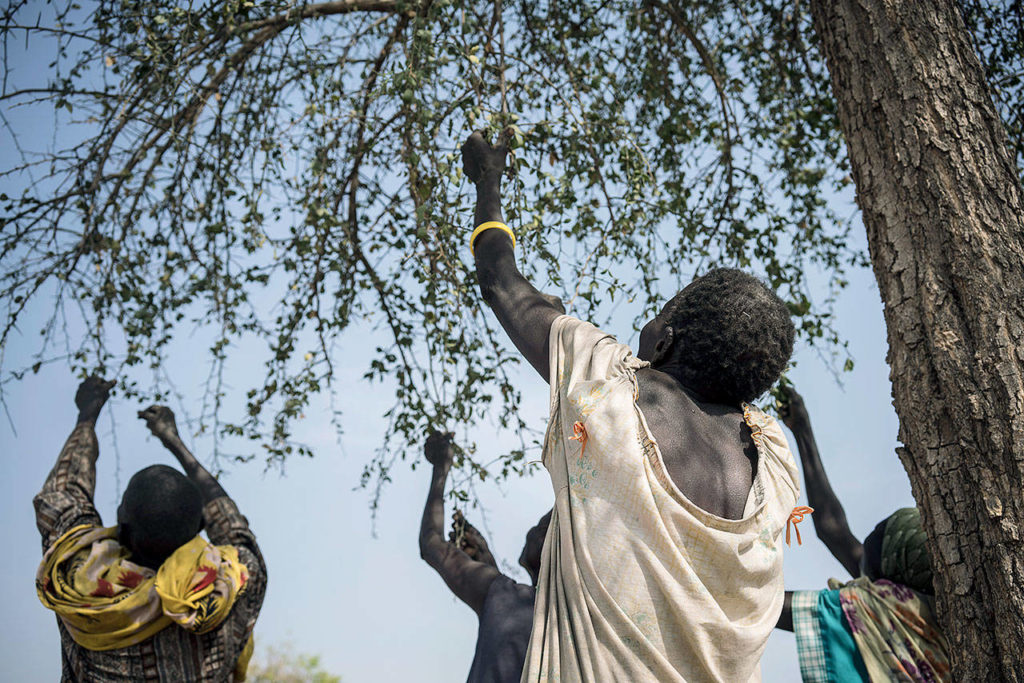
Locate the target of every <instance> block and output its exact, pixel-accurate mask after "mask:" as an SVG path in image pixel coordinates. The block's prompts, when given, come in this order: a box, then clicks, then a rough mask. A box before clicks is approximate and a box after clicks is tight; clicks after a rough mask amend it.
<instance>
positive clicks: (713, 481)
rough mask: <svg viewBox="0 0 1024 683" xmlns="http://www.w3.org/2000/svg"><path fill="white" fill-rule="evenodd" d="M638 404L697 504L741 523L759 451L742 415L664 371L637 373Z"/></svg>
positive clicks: (671, 470)
mask: <svg viewBox="0 0 1024 683" xmlns="http://www.w3.org/2000/svg"><path fill="white" fill-rule="evenodd" d="M636 375H637V385H638V387H639V397H638V400H637V403H638V404H639V406H640V410H641V411H643V414H644V418H645V419H646V420H647V426H648V428H649V429H650V430H651V434H652V435H653V436H654V439H655V441H657V443H658V450H659V451H660V452H661V457H662V460H663V462H664V464H665V469H666V470H667V471H668V475H669V477H671V479H672V481H673V482H674V483H675V485H676V487H677V488H678V489H679V490H680V491H681V492H682V493H683V495H684V496H686V497H687V498H688V499H689V500H690V501H691V502H692V503H694V504H695V505H697V506H698V507H700V508H701V509H703V510H706V511H707V512H710V513H712V514H714V515H718V516H719V517H724V518H726V519H740V518H741V517H743V509H744V507H745V506H746V502H747V497H748V495H749V493H750V486H751V484H753V481H754V475H755V474H756V472H757V447H756V446H755V445H754V440H753V438H752V437H751V434H750V428H749V427H748V426H747V424H746V422H745V421H744V419H743V411H742V410H740V409H739V408H732V407H729V406H724V405H719V404H714V403H701V402H699V401H698V400H697V399H696V398H695V397H693V396H691V395H690V394H689V393H687V391H686V390H685V389H684V388H683V386H682V385H681V384H680V383H679V382H678V381H676V380H675V379H674V378H672V377H671V376H669V375H667V374H666V373H664V372H660V371H658V370H654V369H651V368H643V369H641V370H638V371H637V373H636Z"/></svg>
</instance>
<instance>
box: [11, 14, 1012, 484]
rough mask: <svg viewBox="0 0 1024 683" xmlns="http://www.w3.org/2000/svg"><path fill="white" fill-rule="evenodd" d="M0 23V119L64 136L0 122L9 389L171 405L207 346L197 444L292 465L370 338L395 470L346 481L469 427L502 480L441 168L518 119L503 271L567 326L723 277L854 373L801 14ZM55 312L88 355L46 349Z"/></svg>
mask: <svg viewBox="0 0 1024 683" xmlns="http://www.w3.org/2000/svg"><path fill="white" fill-rule="evenodd" d="M3 21H4V24H3V26H2V28H0V34H2V38H3V41H4V50H5V73H4V82H3V92H2V94H0V101H2V102H3V103H4V105H5V107H8V110H7V112H8V113H10V112H14V111H15V108H18V111H23V110H24V109H29V110H34V111H40V112H43V113H46V114H52V115H53V116H54V117H55V123H56V130H57V133H55V135H54V137H53V139H52V141H50V143H49V147H47V148H45V149H27V147H26V145H22V144H21V142H20V140H19V138H18V131H17V126H12V125H11V124H10V123H8V119H7V113H5V114H4V116H5V118H4V122H5V124H7V126H6V127H7V131H8V134H9V135H10V136H11V142H12V144H18V145H19V146H18V149H20V150H23V151H22V154H21V156H20V158H14V157H11V156H10V155H7V156H8V158H11V159H13V160H12V161H11V163H10V164H9V165H8V166H6V167H5V168H2V169H0V173H2V177H3V179H4V181H3V182H4V183H5V185H6V186H7V187H5V191H4V194H3V195H2V202H0V207H2V218H0V220H2V227H3V236H2V238H0V300H2V301H3V305H4V306H5V319H4V322H3V327H2V334H0V345H3V344H5V343H6V342H7V341H8V340H9V339H10V338H11V336H12V334H14V333H15V331H16V330H17V329H18V324H19V321H20V320H21V316H22V315H23V313H24V311H25V310H26V306H28V305H29V303H30V302H33V301H35V302H38V301H40V300H43V301H47V302H49V298H48V297H50V296H51V294H52V295H53V296H54V298H53V302H54V304H53V310H54V313H53V316H52V317H51V318H50V322H49V323H48V324H47V325H46V326H45V327H44V329H43V336H42V343H41V345H40V349H39V352H38V354H37V355H36V356H34V357H33V358H32V359H31V361H30V362H29V364H28V367H35V368H36V369H38V367H39V364H41V363H44V362H48V361H50V360H53V359H63V358H68V359H70V361H71V363H72V364H73V365H74V366H75V367H76V368H78V369H79V370H81V371H86V370H90V371H92V370H98V371H99V372H101V373H104V374H107V375H112V376H113V375H116V376H117V377H119V378H122V379H123V385H124V386H126V387H127V391H128V392H129V394H130V395H132V394H134V395H138V396H140V397H142V398H144V399H147V398H160V394H161V393H162V392H165V391H166V390H167V386H166V378H161V376H160V375H159V374H155V375H154V377H155V379H153V380H152V381H151V382H150V383H148V384H147V383H145V382H143V380H142V377H143V376H144V373H145V372H147V371H153V372H157V371H158V370H159V368H161V367H162V365H163V363H164V361H165V359H166V356H167V353H168V349H169V348H170V346H171V342H172V340H173V339H174V338H175V336H176V335H177V336H180V335H181V334H182V333H183V332H187V331H189V330H191V329H193V328H201V329H203V330H208V331H211V333H212V334H213V341H212V342H211V344H210V346H209V350H208V354H209V355H208V357H209V359H210V361H211V371H210V379H209V382H208V383H207V385H206V386H207V388H206V396H205V397H204V400H203V402H202V406H203V408H202V414H201V415H199V416H198V420H199V424H200V429H211V430H212V431H213V432H214V433H215V434H216V435H217V436H225V435H227V436H231V437H242V438H246V439H251V440H253V441H255V442H258V443H260V444H262V446H263V448H264V449H265V455H266V457H267V459H269V460H280V459H283V458H286V457H287V456H288V455H289V454H292V453H295V452H298V453H306V454H308V450H306V449H305V448H304V447H303V446H302V445H301V444H296V443H293V439H292V429H293V426H294V421H295V420H296V419H297V418H298V417H299V416H301V415H302V413H303V411H304V410H305V409H306V407H307V406H308V404H309V402H310V400H311V399H312V398H313V397H316V396H318V395H322V394H323V393H324V392H332V391H334V387H336V386H337V381H338V379H339V376H338V373H337V372H336V370H335V361H336V358H337V357H338V354H339V347H340V346H341V345H344V344H346V343H352V342H357V341H358V340H359V339H365V336H361V337H357V338H353V336H352V330H350V329H349V328H350V326H351V327H352V328H353V329H355V330H357V331H358V330H363V331H365V330H366V329H368V328H374V329H378V330H379V331H380V333H381V336H383V337H384V338H386V339H387V341H386V342H384V343H382V344H380V346H379V347H378V348H377V349H376V354H375V357H374V358H373V360H372V361H371V362H370V365H369V367H368V368H367V369H366V373H365V377H366V378H369V379H370V380H380V381H382V382H385V383H388V384H389V386H393V387H394V391H395V403H394V407H393V408H392V409H391V410H390V411H389V413H388V417H389V418H390V420H391V429H389V430H388V435H387V436H386V437H385V438H386V439H394V440H395V443H397V444H399V447H398V448H394V449H392V448H390V447H389V444H388V443H385V447H384V448H382V449H381V451H380V452H379V453H378V454H377V455H376V456H375V457H374V458H373V459H372V460H371V461H370V462H368V464H367V466H366V474H365V480H366V481H367V482H372V481H377V482H381V481H385V480H386V479H387V473H388V468H389V467H390V466H391V465H392V464H393V462H394V458H395V457H404V450H403V446H402V444H413V443H417V442H418V441H419V440H420V438H421V435H422V434H423V433H424V431H425V430H426V429H428V428H430V427H435V426H436V427H440V428H443V427H444V426H446V425H447V426H450V425H452V424H454V423H472V422H478V421H480V420H481V419H484V418H487V417H491V418H493V419H497V420H498V421H499V422H500V424H501V425H502V426H503V427H505V428H511V429H513V430H517V431H518V432H519V433H520V434H521V435H522V441H521V443H522V446H523V448H521V449H517V450H515V451H513V452H511V453H507V454H501V455H500V456H499V457H497V458H496V459H494V460H489V459H487V460H485V459H483V458H476V457H474V453H473V450H472V449H468V450H467V451H466V453H465V456H466V457H465V458H464V459H463V464H464V466H466V467H467V468H469V471H471V472H472V473H473V474H474V475H478V476H480V477H485V476H488V475H491V474H494V475H499V476H508V475H509V474H512V473H517V472H521V471H523V468H524V467H526V465H525V462H526V458H525V449H526V447H527V445H528V441H529V438H530V436H529V432H528V430H527V425H526V424H525V422H524V421H523V420H522V418H521V417H520V416H519V412H518V408H519V405H520V394H519V392H518V390H517V389H516V387H515V386H514V384H513V382H512V381H511V379H510V375H509V371H510V368H511V366H512V365H513V364H515V363H516V362H517V359H516V356H515V354H514V353H512V352H511V350H510V349H509V348H508V347H507V346H506V345H505V344H504V343H503V339H502V335H501V334H499V332H500V331H498V330H496V329H495V327H494V321H493V318H492V317H489V316H488V314H487V312H486V310H485V307H482V304H481V300H480V298H479V295H478V292H477V290H476V287H475V276H474V273H473V269H472V264H471V261H470V260H469V258H468V253H467V250H466V249H465V236H466V232H467V229H468V228H469V227H471V226H469V221H470V220H471V219H470V216H471V210H472V206H471V203H470V201H471V199H472V197H471V196H470V193H469V192H467V190H468V189H470V188H468V186H467V182H466V181H465V179H464V177H463V175H462V170H461V163H460V161H459V156H458V147H459V144H460V143H461V141H462V140H463V139H464V138H465V137H466V135H468V133H469V132H470V131H472V130H473V129H476V128H485V129H488V130H490V131H491V132H492V133H494V132H496V131H498V130H501V129H504V128H506V127H508V126H511V129H512V131H513V132H514V142H513V147H515V148H516V149H515V155H514V161H513V163H512V168H511V170H510V180H509V182H508V183H507V188H506V190H507V200H506V215H507V219H508V221H509V223H510V224H511V225H513V226H514V228H515V229H516V230H517V231H518V232H519V234H520V235H521V243H522V244H523V245H524V249H523V252H522V253H523V258H522V263H523V264H524V269H525V270H526V271H528V274H529V275H530V276H531V277H532V278H534V280H535V281H536V282H537V283H538V284H539V285H541V286H543V287H546V288H547V289H548V291H551V292H553V293H556V294H558V295H560V296H562V297H563V298H564V299H565V300H566V301H567V303H568V305H569V306H570V310H571V311H572V312H574V313H576V314H578V315H581V316H589V317H591V318H594V317H595V316H597V314H598V308H599V306H601V310H603V311H607V310H609V306H608V304H609V303H610V302H621V301H628V302H635V303H631V305H632V306H633V308H634V309H635V312H636V315H637V318H638V319H639V318H640V317H641V316H643V315H645V314H648V313H650V312H651V310H653V309H654V308H655V307H656V306H657V305H658V302H659V301H661V300H664V299H665V298H666V297H668V296H670V295H671V294H672V293H674V289H675V288H676V287H678V286H679V285H680V284H685V282H686V281H687V280H688V279H689V278H690V277H691V276H693V275H694V274H696V273H698V272H700V271H701V270H704V269H706V268H708V267H710V266H712V265H716V264H728V265H737V266H741V267H744V268H749V269H751V270H754V271H756V272H758V273H760V274H762V275H763V276H764V277H766V278H767V279H768V280H769V281H770V283H771V284H772V285H773V286H774V287H775V288H776V289H777V290H778V291H779V292H780V294H781V295H782V296H783V297H784V298H785V299H787V300H788V301H789V302H790V305H791V308H792V311H793V313H794V315H795V316H796V318H797V319H798V327H799V330H800V334H801V335H802V336H803V338H804V339H805V340H809V341H810V342H812V343H817V344H819V345H821V346H822V347H823V348H824V349H826V350H832V351H836V350H838V352H839V353H840V354H842V353H843V346H842V342H841V340H839V339H838V337H837V336H836V334H835V332H834V330H833V329H832V327H831V302H832V297H833V296H834V294H835V293H836V292H837V291H838V289H840V288H841V287H842V286H843V285H844V283H845V282H844V272H845V270H846V269H847V268H849V267H851V266H857V265H860V264H862V263H863V262H864V257H863V255H862V254H860V253H858V252H857V251H856V250H852V249H851V248H850V247H849V245H848V238H849V229H850V225H849V221H848V220H841V219H840V218H839V217H837V216H836V215H835V213H834V212H833V211H832V210H831V209H830V208H829V200H830V199H831V198H833V197H834V196H835V194H836V193H839V192H843V191H844V190H845V189H846V188H848V186H849V185H850V182H851V180H850V176H849V173H848V168H847V167H848V162H847V160H846V156H845V147H844V144H843V142H842V139H841V137H840V134H839V132H838V127H837V124H836V120H835V105H834V103H833V101H832V99H831V95H830V92H829V88H828V79H827V73H826V71H825V68H824V65H823V60H822V59H821V56H820V54H819V53H818V51H817V48H816V45H815V38H814V35H813V32H812V30H811V25H810V19H809V16H807V13H806V12H804V11H800V9H799V7H798V5H796V4H793V3H783V2H780V1H778V0H729V1H725V0H694V1H691V2H681V1H675V2H669V1H667V0H666V1H660V0H649V1H647V2H644V3H635V2H625V1H621V0H620V1H615V0H608V1H605V2H601V3H596V2H593V1H583V0H563V1H560V2H552V3H536V2H529V1H528V0H520V1H519V2H502V0H495V1H493V2H489V3H470V2H460V1H456V0H433V1H431V0H416V1H414V0H335V1H328V2H320V3H312V4H292V3H291V2H285V1H282V0H267V1H264V2H258V3H257V2H250V1H245V0H228V1H226V2H225V1H223V0H221V1H212V0H208V1H206V2H196V3H191V4H189V5H187V6H181V5H179V4H178V3H176V2H172V1H171V0H116V1H109V0H104V1H101V2H97V3H94V4H89V5H87V6H84V7H80V6H79V5H77V4H67V5H60V6H57V5H49V4H48V5H46V6H45V8H44V9H40V7H39V6H38V5H36V4H34V3H29V2H27V1H26V0H23V1H22V2H15V3H13V4H11V5H10V6H9V7H8V9H7V10H6V12H5V14H4V20H3ZM32 41H35V42H34V43H33V42H32ZM40 42H42V43H45V44H46V45H48V46H50V47H55V50H56V53H57V55H58V56H57V58H56V61H55V62H54V63H53V64H51V65H50V67H49V71H48V72H49V73H50V74H51V77H50V78H49V80H48V82H47V83H46V84H45V85H42V84H39V83H24V82H20V81H19V73H20V72H19V70H18V65H24V63H25V61H27V60H28V59H29V58H30V53H31V49H32V46H33V45H36V44H39V43H40ZM47 49H49V48H47ZM19 51H22V52H19ZM19 54H21V55H22V57H21V58H20V59H19V58H18V55H19ZM21 71H22V72H24V71H25V69H24V68H22V69H21ZM1017 111H1018V112H1019V109H1018V110H1017ZM53 112H56V113H55V114H53ZM33 142H35V143H36V146H37V147H38V141H33ZM26 144H27V143H26ZM4 145H5V146H7V143H4ZM847 196H848V195H847ZM816 272H817V273H824V276H823V277H824V280H825V282H827V286H826V287H825V288H824V290H819V291H818V292H816V293H815V295H814V296H812V294H811V287H810V285H809V284H808V282H809V276H811V274H812V273H816ZM659 280H660V282H659ZM45 305H49V303H47V304H45ZM65 307H71V308H72V310H73V311H77V312H76V313H75V315H79V316H80V317H81V318H82V320H83V321H84V323H85V328H86V330H87V332H86V333H85V334H83V335H81V337H75V336H72V337H69V338H66V339H64V340H59V337H60V335H59V334H58V333H57V331H58V329H59V327H60V325H59V321H60V320H63V317H64V316H66V315H67V314H66V313H65V312H64V309H65ZM596 322H598V323H600V322H602V320H601V319H599V318H598V319H597V320H596ZM113 339H116V340H117V343H114V342H113V341H112V340H113ZM253 340H255V341H256V342H258V343H260V344H262V345H264V347H265V351H263V352H262V353H263V354H264V358H263V360H264V367H263V372H262V376H261V377H254V376H253V375H252V373H251V372H250V373H248V374H247V377H253V385H252V386H250V387H249V388H248V392H247V394H246V396H247V398H246V399H245V400H244V402H243V401H241V400H233V398H234V397H231V396H229V395H228V390H227V389H226V388H225V386H224V383H223V377H224V370H225V367H227V366H228V364H230V363H231V362H232V361H234V362H236V363H240V364H242V365H243V366H245V367H252V366H253V359H252V354H248V353H247V354H246V355H247V356H248V357H247V358H245V359H240V358H238V357H237V355H238V354H237V348H238V347H239V345H240V344H242V343H251V342H252V341H253ZM61 343H63V347H61ZM847 365H849V360H848V359H847ZM0 370H2V371H3V372H4V373H5V377H4V381H7V380H8V379H10V378H12V377H17V376H20V373H23V372H24V371H25V370H26V368H25V367H21V366H17V367H10V362H9V361H8V367H3V368H0ZM341 379H344V380H346V381H347V382H351V381H352V379H353V378H351V377H343V378H341ZM242 403H244V409H243V410H241V411H239V410H236V407H238V406H240V405H241V404H242ZM342 419H343V418H342ZM389 453H390V455H387V454H389ZM492 455H496V454H488V458H489V457H491V456H492Z"/></svg>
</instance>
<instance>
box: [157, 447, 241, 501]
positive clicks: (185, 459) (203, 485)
mask: <svg viewBox="0 0 1024 683" xmlns="http://www.w3.org/2000/svg"><path fill="white" fill-rule="evenodd" d="M163 444H164V446H165V447H166V448H167V450H169V451H170V452H171V453H172V454H173V455H174V457H175V458H176V459H177V461H178V463H179V464H181V468H182V469H183V470H185V475H186V476H187V477H188V478H189V479H191V480H192V481H193V482H194V483H195V485H196V486H198V487H199V493H200V495H201V496H202V497H203V504H204V505H205V504H207V503H209V502H210V501H212V500H216V499H217V498H220V497H222V496H226V495H228V494H227V492H225V491H224V488H223V487H222V486H221V485H220V482H218V481H217V479H216V478H215V477H214V476H213V475H212V474H210V472H209V470H207V469H206V468H205V467H203V466H202V464H201V463H200V462H199V461H198V460H196V457H195V456H194V455H192V452H191V451H189V450H188V448H187V447H186V446H185V444H184V442H183V441H182V440H181V439H180V438H178V437H174V438H170V439H167V440H165V441H163Z"/></svg>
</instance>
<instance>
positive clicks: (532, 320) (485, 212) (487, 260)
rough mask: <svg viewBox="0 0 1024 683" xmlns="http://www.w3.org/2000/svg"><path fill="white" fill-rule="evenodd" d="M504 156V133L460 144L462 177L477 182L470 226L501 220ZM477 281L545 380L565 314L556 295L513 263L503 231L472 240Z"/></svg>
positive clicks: (475, 135)
mask: <svg viewBox="0 0 1024 683" xmlns="http://www.w3.org/2000/svg"><path fill="white" fill-rule="evenodd" d="M507 154H508V147H507V146H506V143H505V140H504V136H503V137H502V139H500V140H499V141H498V144H497V145H495V146H491V144H490V143H489V142H487V140H485V139H484V137H483V135H482V134H481V133H480V131H477V132H475V133H473V134H472V135H470V136H469V139H468V140H466V143H465V144H464V145H463V146H462V162H463V166H464V168H465V171H466V175H467V176H468V177H469V179H470V180H471V181H473V182H474V183H475V184H476V210H475V212H474V223H473V227H474V228H475V227H477V226H479V225H482V224H484V223H487V222H490V221H497V222H501V220H502V216H501V176H502V174H503V173H504V171H505V156H506V155H507ZM473 253H474V256H475V258H476V273H477V280H478V281H479V282H480V292H481V294H482V295H483V298H484V301H486V302H487V304H488V305H489V306H490V307H491V309H492V310H493V311H494V314H495V315H496V316H497V318H498V322H499V323H501V326H502V327H503V328H505V332H507V333H508V336H509V338H510V339H511V340H512V343H513V344H515V346H516V348H517V349H519V352H520V353H522V354H523V356H524V357H525V358H526V360H527V361H529V363H530V365H532V366H533V367H534V369H535V370H537V372H539V373H540V376H541V377H543V378H544V380H545V381H547V379H548V332H549V331H550V330H551V323H552V322H553V321H554V319H555V318H557V317H558V316H559V315H562V314H563V313H564V312H565V309H564V308H563V307H562V306H561V303H560V302H558V300H557V299H554V297H551V296H548V295H545V294H542V293H541V292H540V291H539V290H537V288H536V287H534V286H533V285H531V284H530V283H529V282H528V281H527V279H526V278H525V277H523V274H522V273H520V272H519V269H518V268H517V267H516V259H515V253H514V250H513V247H512V239H511V238H510V237H509V236H508V234H507V233H505V232H504V231H503V230H485V231H484V232H482V233H480V235H479V236H477V238H476V240H475V241H474V244H473Z"/></svg>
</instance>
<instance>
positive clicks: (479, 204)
mask: <svg viewBox="0 0 1024 683" xmlns="http://www.w3.org/2000/svg"><path fill="white" fill-rule="evenodd" d="M473 220H474V221H475V223H474V224H473V227H474V228H475V227H476V226H478V225H480V224H482V223H487V222H489V221H498V222H502V219H501V175H500V174H499V175H491V176H487V177H484V178H481V179H480V182H479V183H477V185H476V209H475V211H474V212H473Z"/></svg>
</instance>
